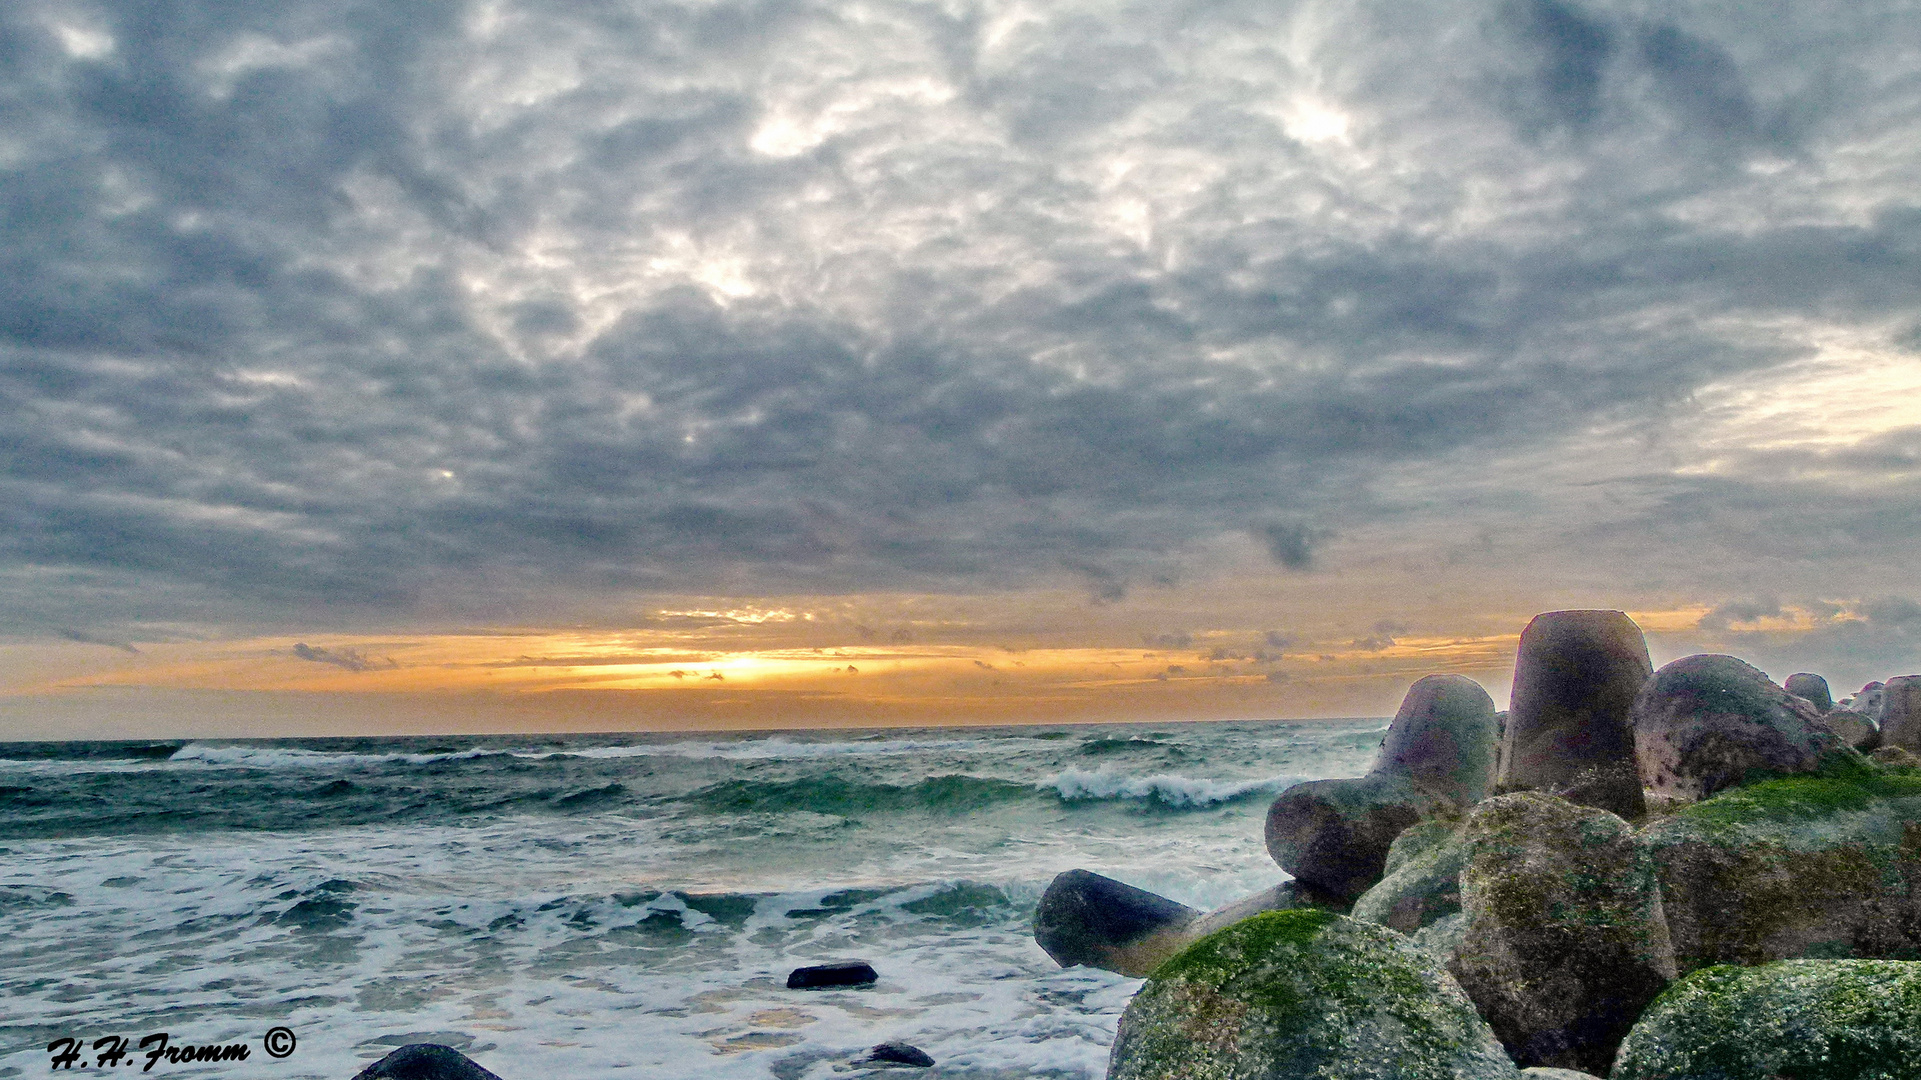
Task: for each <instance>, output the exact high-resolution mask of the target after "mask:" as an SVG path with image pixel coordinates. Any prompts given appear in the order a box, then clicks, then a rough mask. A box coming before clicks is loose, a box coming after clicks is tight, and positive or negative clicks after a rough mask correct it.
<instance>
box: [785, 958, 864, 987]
mask: <svg viewBox="0 0 1921 1080" xmlns="http://www.w3.org/2000/svg"><path fill="white" fill-rule="evenodd" d="M879 978H880V976H879V975H878V974H876V973H875V971H874V966H873V965H872V964H869V963H868V962H867V961H865V960H845V961H842V962H840V963H838V964H815V965H814V966H813V967H804V968H795V969H794V970H793V971H791V972H789V973H788V974H787V989H789V990H819V989H824V988H826V987H832V986H866V985H867V984H868V983H871V982H873V981H875V980H876V979H879Z"/></svg>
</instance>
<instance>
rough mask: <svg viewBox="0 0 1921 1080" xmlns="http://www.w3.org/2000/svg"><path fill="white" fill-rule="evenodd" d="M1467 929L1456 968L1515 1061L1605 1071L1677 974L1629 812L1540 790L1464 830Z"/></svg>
mask: <svg viewBox="0 0 1921 1080" xmlns="http://www.w3.org/2000/svg"><path fill="white" fill-rule="evenodd" d="M1462 837H1463V840H1464V841H1465V843H1466V846H1467V849H1468V857H1467V863H1466V866H1465V867H1464V868H1463V869H1462V871H1461V910H1462V912H1463V913H1464V914H1465V915H1466V917H1467V927H1466V934H1465V937H1464V938H1463V940H1462V942H1461V945H1460V948H1459V951H1458V953H1457V955H1456V956H1455V958H1454V959H1453V961H1451V962H1450V963H1449V964H1448V970H1449V971H1451V972H1452V973H1453V974H1454V977H1455V978H1457V979H1459V980H1460V983H1461V986H1462V988H1463V989H1465V990H1466V991H1467V993H1468V996H1469V997H1471V998H1472V999H1473V1000H1474V1004H1475V1005H1476V1006H1478V1007H1479V1008H1480V1011H1481V1015H1482V1016H1484V1017H1486V1018H1487V1020H1488V1023H1489V1024H1490V1025H1492V1026H1493V1028H1494V1031H1495V1033H1496V1034H1497V1035H1498V1036H1500V1039H1501V1042H1502V1043H1503V1044H1505V1045H1506V1046H1507V1048H1508V1052H1509V1053H1510V1054H1512V1055H1513V1057H1514V1060H1515V1061H1517V1062H1519V1063H1520V1064H1522V1065H1529V1066H1532V1065H1547V1066H1555V1067H1558V1068H1571V1069H1582V1070H1586V1071H1588V1072H1592V1073H1605V1072H1607V1069H1608V1065H1609V1063H1610V1062H1611V1061H1612V1060H1613V1058H1614V1051H1615V1047H1616V1046H1618V1045H1619V1043H1620V1041H1621V1039H1622V1037H1623V1036H1625V1035H1626V1034H1627V1031H1628V1028H1629V1027H1630V1026H1631V1025H1632V1024H1633V1023H1634V1020H1635V1017H1637V1016H1639V1015H1640V1013H1641V1010H1642V1008H1644V1007H1645V1006H1646V1005H1647V1003H1648V1002H1649V1001H1651V1000H1653V999H1654V996H1655V995H1656V994H1658V993H1660V991H1661V990H1662V988H1663V987H1665V986H1666V985H1667V984H1668V982H1669V981H1670V980H1671V979H1673V978H1674V976H1675V964H1674V950H1673V947H1672V945H1671V944H1670V943H1669V941H1668V931H1667V923H1666V922H1665V920H1664V919H1663V917H1662V906H1661V892H1660V889H1659V888H1658V887H1657V885H1656V883H1655V875H1654V863H1653V860H1652V859H1650V858H1649V856H1648V852H1647V850H1646V849H1645V848H1644V847H1643V846H1642V845H1641V844H1640V842H1639V840H1638V838H1637V837H1636V836H1635V834H1634V832H1633V830H1632V829H1631V828H1630V827H1629V825H1628V823H1627V822H1625V821H1623V820H1621V819H1620V818H1619V817H1617V816H1615V815H1614V814H1611V813H1609V812H1607V811H1606V810H1602V809H1599V808H1596V807H1590V806H1580V805H1576V804H1574V803H1571V802H1569V801H1567V800H1565V799H1562V798H1558V797H1555V796H1552V795H1543V794H1540V793H1538V792H1531V791H1530V792H1518V793H1515V794H1511V795H1500V796H1496V797H1495V798H1492V799H1489V800H1487V801H1486V802H1484V803H1482V804H1481V805H1480V806H1478V807H1476V808H1475V810H1474V812H1473V813H1472V814H1470V815H1468V818H1467V822H1466V824H1465V826H1464V827H1463V829H1462Z"/></svg>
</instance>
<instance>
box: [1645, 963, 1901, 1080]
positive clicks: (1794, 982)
mask: <svg viewBox="0 0 1921 1080" xmlns="http://www.w3.org/2000/svg"><path fill="white" fill-rule="evenodd" d="M1917 1075H1921V964H1917V963H1912V962H1900V961H1889V960H1786V961H1782V962H1781V963H1777V964H1767V965H1765V966H1762V967H1754V968H1744V967H1732V966H1730V967H1717V968H1711V969H1709V970H1707V971H1697V972H1695V973H1694V974H1692V975H1689V976H1688V977H1687V978H1685V979H1682V980H1681V981H1680V982H1678V983H1675V984H1674V986H1673V987H1672V988H1670V989H1669V990H1668V992H1667V993H1666V994H1663V995H1662V996H1661V1000H1659V1001H1657V1002H1655V1003H1654V1006H1653V1007H1652V1008H1650V1009H1649V1010H1648V1011H1647V1015H1645V1016H1643V1017H1642V1018H1641V1021H1640V1023H1638V1024H1635V1025H1634V1030H1633V1031H1632V1032H1631V1033H1630V1034H1629V1035H1628V1037H1627V1041H1626V1042H1624V1043H1622V1044H1621V1056H1620V1059H1619V1060H1618V1061H1617V1062H1616V1063H1615V1066H1614V1073H1613V1077H1614V1080H1669V1078H1671V1077H1717V1078H1718V1077H1728V1078H1730V1080H1732V1078H1735V1077H1741V1078H1746V1077H1755V1078H1757V1080H1767V1078H1770V1077H1794V1078H1795V1080H1883V1078H1885V1080H1908V1078H1911V1077H1914V1076H1917Z"/></svg>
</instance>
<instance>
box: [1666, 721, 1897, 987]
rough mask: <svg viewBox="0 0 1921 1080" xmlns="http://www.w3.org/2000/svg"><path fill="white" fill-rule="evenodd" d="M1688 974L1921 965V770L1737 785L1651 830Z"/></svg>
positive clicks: (1843, 768)
mask: <svg viewBox="0 0 1921 1080" xmlns="http://www.w3.org/2000/svg"><path fill="white" fill-rule="evenodd" d="M1640 834H1641V838H1642V840H1643V842H1644V843H1645V844H1646V845H1647V847H1648V849H1649V851H1650V852H1652V854H1653V857H1654V861H1655V866H1656V873H1657V874H1658V875H1659V877H1660V881H1661V893H1662V898H1663V908H1664V912H1665V914H1666V916H1667V924H1668V931H1669V935H1670V937H1671V939H1672V940H1673V943H1674V951H1675V959H1676V962H1677V964H1678V965H1679V968H1680V970H1681V971H1682V972H1687V971H1691V970H1694V969H1696V968H1701V967H1706V966H1709V965H1713V964H1744V965H1749V966H1752V965H1756V964H1765V963H1768V962H1770V961H1775V960H1784V959H1788V958H1792V957H1816V958H1829V959H1839V958H1849V957H1852V958H1870V959H1921V773H1917V772H1916V771H1915V770H1912V769H1906V768H1899V767H1885V766H1879V765H1875V764H1872V763H1868V762H1864V761H1861V760H1859V759H1856V760H1854V761H1839V762H1834V763H1831V764H1830V766H1829V767H1828V768H1826V769H1825V770H1823V771H1822V772H1820V773H1817V774H1814V775H1809V776H1794V777H1783V778H1778V779H1774V780H1769V781H1765V782H1762V783H1758V784H1752V785H1749V786H1747V787H1741V788H1734V789H1732V790H1729V791H1725V792H1723V793H1721V794H1720V795H1717V796H1715V797H1714V798H1712V799H1708V800H1706V801H1704V802H1699V803H1695V804H1693V805H1691V806H1687V807H1684V808H1682V809H1681V810H1679V811H1678V812H1676V813H1674V814H1672V815H1670V816H1668V817H1665V818H1661V819H1658V820H1654V821H1650V822H1649V823H1647V824H1646V825H1644V826H1643V827H1642V829H1641V830H1640Z"/></svg>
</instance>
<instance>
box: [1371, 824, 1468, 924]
mask: <svg viewBox="0 0 1921 1080" xmlns="http://www.w3.org/2000/svg"><path fill="white" fill-rule="evenodd" d="M1460 828H1461V823H1460V822H1459V821H1457V820H1449V819H1446V818H1427V819H1424V820H1422V821H1420V822H1417V823H1416V824H1414V825H1410V826H1409V827H1408V828H1407V829H1406V830H1404V831H1403V832H1402V833H1401V835H1400V836H1398V837H1396V838H1395V840H1394V843H1393V845H1392V846H1390V847H1389V848H1388V849H1387V873H1386V875H1385V876H1384V877H1382V878H1381V880H1380V882H1379V884H1377V885H1375V886H1374V887H1373V888H1371V889H1369V890H1368V891H1366V892H1364V893H1362V894H1361V897H1360V899H1358V900H1356V901H1354V911H1353V915H1354V917H1355V918H1357V919H1360V920H1361V921H1363V922H1372V923H1380V924H1381V925H1382V926H1385V927H1388V928H1390V929H1393V930H1399V931H1400V932H1401V933H1403V934H1408V935H1413V934H1415V933H1417V932H1418V931H1420V930H1421V929H1422V928H1423V927H1426V926H1431V925H1433V924H1434V923H1436V922H1439V921H1440V920H1442V919H1444V918H1446V917H1447V916H1449V915H1454V914H1457V913H1458V912H1459V911H1460V910H1461V869H1462V867H1464V866H1466V865H1467V845H1466V844H1465V843H1464V842H1463V841H1462V839H1461V837H1460Z"/></svg>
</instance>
